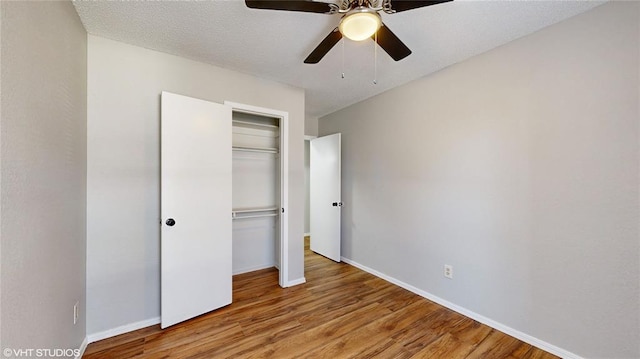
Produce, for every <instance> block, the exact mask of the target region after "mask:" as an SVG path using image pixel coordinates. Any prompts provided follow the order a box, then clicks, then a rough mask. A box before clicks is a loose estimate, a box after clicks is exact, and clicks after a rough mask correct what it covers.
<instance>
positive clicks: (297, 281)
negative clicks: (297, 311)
mask: <svg viewBox="0 0 640 359" xmlns="http://www.w3.org/2000/svg"><path fill="white" fill-rule="evenodd" d="M306 282H307V279H306V278H305V277H302V278H298V279H294V280H290V281H288V282H287V286H286V288H288V287H293V286H294V285H299V284H304V283H306Z"/></svg>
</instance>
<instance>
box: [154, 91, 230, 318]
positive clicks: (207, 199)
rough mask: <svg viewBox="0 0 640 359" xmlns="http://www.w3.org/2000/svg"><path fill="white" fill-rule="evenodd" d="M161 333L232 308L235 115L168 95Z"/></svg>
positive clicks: (164, 99)
mask: <svg viewBox="0 0 640 359" xmlns="http://www.w3.org/2000/svg"><path fill="white" fill-rule="evenodd" d="M161 221H162V230H161V317H162V318H161V327H162V328H166V327H168V326H170V325H173V324H176V323H179V322H181V321H184V320H187V319H189V318H193V317H195V316H198V315H200V314H203V313H206V312H209V311H211V310H214V309H217V308H220V307H222V306H225V305H227V304H230V303H231V296H232V294H231V293H232V282H231V280H232V273H231V264H232V263H231V258H232V256H231V245H232V242H231V107H229V106H225V105H221V104H216V103H212V102H208V101H203V100H198V99H194V98H190V97H185V96H180V95H175V94H172V93H168V92H163V93H162V120H161Z"/></svg>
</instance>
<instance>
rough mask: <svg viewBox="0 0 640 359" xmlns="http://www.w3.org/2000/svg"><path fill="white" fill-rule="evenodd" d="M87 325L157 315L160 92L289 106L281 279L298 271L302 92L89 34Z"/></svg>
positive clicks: (94, 327)
mask: <svg viewBox="0 0 640 359" xmlns="http://www.w3.org/2000/svg"><path fill="white" fill-rule="evenodd" d="M88 55H89V56H88V64H89V69H88V89H89V96H88V131H87V133H88V179H87V183H88V185H87V191H88V192H87V197H88V198H87V263H88V264H87V307H88V312H89V317H88V321H87V332H88V333H89V334H95V333H100V332H104V331H107V330H111V329H114V328H116V327H118V326H123V325H129V324H131V323H137V322H141V321H147V320H152V319H154V318H157V317H158V316H159V315H160V278H159V275H160V256H159V251H160V227H159V213H160V195H159V191H160V189H159V186H160V177H159V166H160V142H159V139H160V134H159V125H160V92H161V91H163V90H164V91H170V92H174V93H178V94H182V95H186V96H191V97H195V98H201V99H205V100H209V101H214V102H218V103H222V102H223V101H225V100H229V101H233V102H239V103H245V104H250V105H254V106H260V107H267V108H272V109H276V110H282V111H288V112H289V141H290V148H289V209H288V210H289V280H290V281H295V280H299V279H302V278H303V276H304V273H303V271H304V253H303V241H302V240H301V238H302V235H303V224H304V219H303V214H304V209H303V206H304V188H303V186H304V166H303V163H304V162H303V153H304V150H303V142H304V141H303V138H304V134H303V133H304V91H303V90H301V89H297V88H293V87H290V86H286V85H282V84H279V83H276V82H273V81H268V80H262V79H258V78H255V77H252V76H248V75H244V74H240V73H237V72H233V71H230V70H225V69H222V68H219V67H215V66H211V65H207V64H204V63H200V62H195V61H191V60H187V59H184V58H180V57H177V56H173V55H168V54H164V53H160V52H156V51H151V50H146V49H143V48H140V47H136V46H131V45H126V44H123V43H120V42H116V41H111V40H107V39H104V38H100V37H95V36H91V35H90V36H89V54H88Z"/></svg>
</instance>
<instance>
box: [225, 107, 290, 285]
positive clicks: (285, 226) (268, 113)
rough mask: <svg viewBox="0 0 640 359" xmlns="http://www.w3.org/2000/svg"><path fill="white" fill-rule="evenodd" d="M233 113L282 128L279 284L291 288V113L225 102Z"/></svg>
mask: <svg viewBox="0 0 640 359" xmlns="http://www.w3.org/2000/svg"><path fill="white" fill-rule="evenodd" d="M224 104H225V105H227V106H230V107H231V113H232V114H233V112H240V113H246V114H250V115H257V116H263V117H271V118H277V119H278V120H279V127H280V207H281V210H280V216H279V218H280V268H279V276H278V284H279V285H280V287H282V288H286V287H288V286H289V113H288V112H285V111H279V110H274V109H270V108H265V107H258V106H253V105H246V104H242V103H237V102H232V101H224Z"/></svg>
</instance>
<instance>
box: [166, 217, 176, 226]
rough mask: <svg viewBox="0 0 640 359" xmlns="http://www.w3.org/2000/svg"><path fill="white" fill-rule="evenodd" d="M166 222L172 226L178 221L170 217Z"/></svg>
mask: <svg viewBox="0 0 640 359" xmlns="http://www.w3.org/2000/svg"><path fill="white" fill-rule="evenodd" d="M165 223H166V224H167V226H169V227H172V226H173V225H174V224H176V221H175V220H173V218H169V219H167V221H166V222H165Z"/></svg>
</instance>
